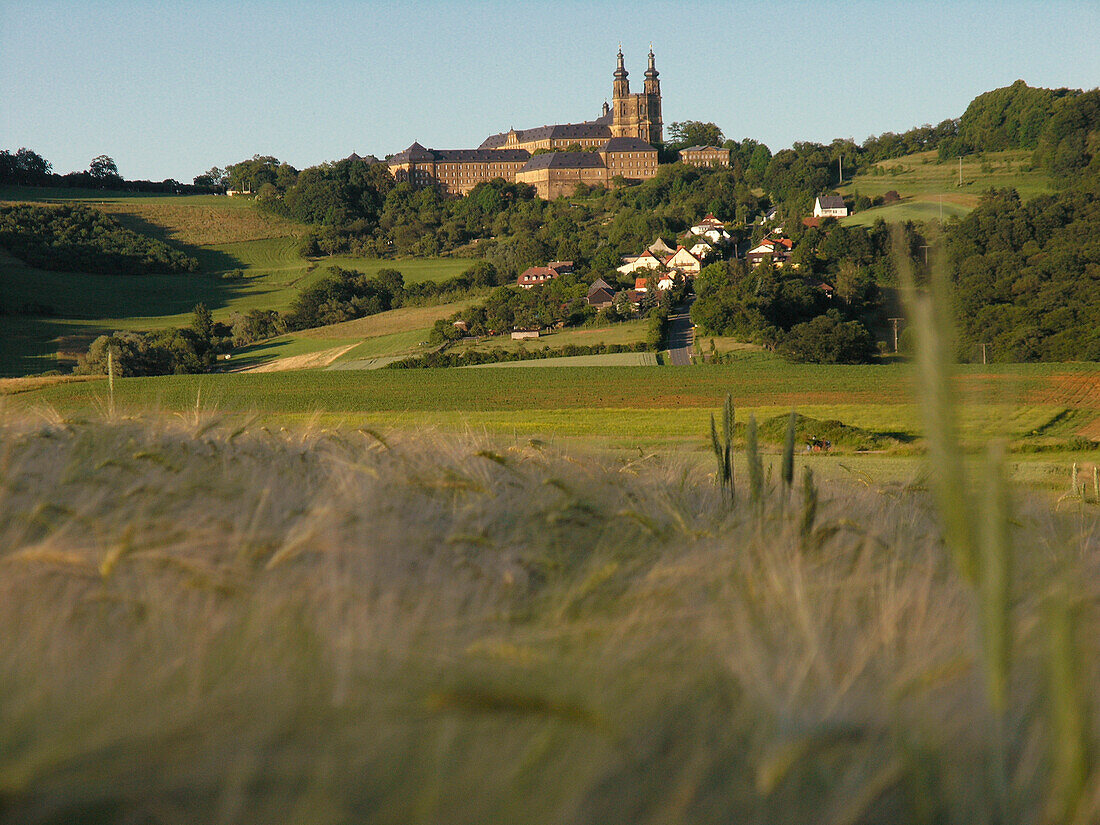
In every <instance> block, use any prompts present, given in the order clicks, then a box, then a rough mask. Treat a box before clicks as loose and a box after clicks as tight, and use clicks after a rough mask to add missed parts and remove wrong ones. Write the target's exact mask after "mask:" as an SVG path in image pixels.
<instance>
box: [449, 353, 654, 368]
mask: <svg viewBox="0 0 1100 825" xmlns="http://www.w3.org/2000/svg"><path fill="white" fill-rule="evenodd" d="M655 366H657V355H656V354H655V353H652V352H608V353H604V354H602V355H567V356H564V357H562V358H534V359H531V360H529V361H499V362H497V363H492V364H471V365H470V366H468V367H463V369H471V370H476V369H492V368H494V367H510V368H513V369H514V368H520V369H537V368H539V367H563V368H564V367H655Z"/></svg>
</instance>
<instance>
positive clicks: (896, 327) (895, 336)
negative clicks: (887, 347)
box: [886, 318, 902, 352]
mask: <svg viewBox="0 0 1100 825" xmlns="http://www.w3.org/2000/svg"><path fill="white" fill-rule="evenodd" d="M886 320H887V321H893V322H894V352H897V351H898V321H901V320H902V319H901V318H887V319H886Z"/></svg>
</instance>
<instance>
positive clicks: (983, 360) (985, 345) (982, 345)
mask: <svg viewBox="0 0 1100 825" xmlns="http://www.w3.org/2000/svg"><path fill="white" fill-rule="evenodd" d="M978 346H980V347H981V348H982V363H983V364H984V363H986V361H985V348H986V347H991V346H993V345H992V344H989V343H985V344H978Z"/></svg>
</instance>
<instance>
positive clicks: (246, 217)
mask: <svg viewBox="0 0 1100 825" xmlns="http://www.w3.org/2000/svg"><path fill="white" fill-rule="evenodd" d="M4 201H10V202H15V201H28V202H40V203H60V202H72V201H78V202H81V203H86V204H87V205H89V206H93V207H95V208H97V209H102V210H103V211H105V212H107V213H109V214H111V215H112V216H114V217H115V218H117V219H118V220H119V221H120V222H121V223H122V224H123V225H125V226H127V227H128V228H130V229H133V230H135V231H137V232H140V233H143V234H146V235H150V236H152V237H156V238H158V239H160V240H164V241H166V242H168V243H171V244H173V245H175V246H177V247H179V248H182V249H183V250H184V251H186V252H187V253H188V254H190V255H193V256H194V257H195V258H196V259H197V260H198V261H199V264H200V271H199V272H197V273H193V274H187V275H149V276H127V277H120V276H106V275H93V274H88V273H66V272H46V271H42V270H37V269H34V268H32V267H29V266H26V265H25V264H23V263H22V262H21V261H18V260H16V259H14V258H12V257H11V256H10V255H7V254H6V253H3V252H0V296H2V297H3V300H4V301H5V302H6V303H8V304H9V305H13V306H17V307H18V306H23V305H25V304H47V305H49V306H50V307H51V309H52V313H51V315H50V316H49V317H36V316H18V317H13V316H5V317H3V318H2V319H0V330H2V331H3V333H4V334H3V335H0V339H2V340H0V375H24V374H28V373H34V372H43V371H46V370H50V369H56V368H57V367H59V366H64V365H71V364H72V362H73V359H74V357H75V353H77V352H82V351H83V350H84V349H86V348H87V345H88V343H90V341H91V340H92V339H93V338H95V336H97V335H100V334H102V333H104V332H111V331H113V330H148V329H161V328H165V327H173V326H185V325H186V324H187V323H189V321H190V313H191V311H192V309H193V308H194V306H195V304H197V303H200V302H202V303H204V304H206V305H207V307H208V308H209V309H210V310H211V311H212V312H213V313H214V317H215V319H217V320H221V321H226V320H228V319H229V317H230V315H232V314H233V313H234V312H247V311H249V310H252V309H276V310H285V309H287V308H288V307H289V306H290V304H291V302H292V301H293V300H294V298H295V296H296V295H297V294H298V292H299V291H300V290H301V289H302V288H303V287H304V286H307V285H308V284H310V283H312V282H313V281H315V280H317V279H319V278H322V277H324V276H325V274H326V273H327V272H328V271H329V269H330V268H331V267H333V266H342V267H345V268H349V269H357V270H360V271H362V272H366V273H368V274H373V273H375V272H377V271H378V270H379V269H381V268H384V267H389V268H393V269H397V270H399V271H401V272H402V274H403V275H404V276H405V279H406V281H407V282H408V283H416V282H420V281H426V280H445V279H447V278H451V277H454V276H455V275H458V274H460V273H462V272H464V271H465V270H466V269H467V268H468V267H469V265H470V264H471V261H470V260H469V259H465V258H433V259H395V260H387V261H381V260H374V259H365V258H347V257H339V258H320V259H313V260H306V259H304V258H302V257H301V256H300V255H299V254H298V246H299V243H298V236H299V235H300V234H301V233H302V232H303V231H304V229H305V227H303V226H301V225H300V224H296V223H294V222H292V221H288V220H285V219H283V218H279V217H277V216H273V215H270V214H268V213H266V212H263V211H261V210H259V209H258V208H257V207H256V205H255V203H254V202H253V201H251V200H247V199H243V198H227V197H219V196H214V195H198V196H166V195H130V194H117V195H116V194H111V193H104V192H98V191H86V190H66V189H33V188H25V187H6V188H0V202H4ZM237 272H239V273H240V277H238V278H233V277H232V276H231V275H230V274H231V273H237ZM59 355H60V358H61V360H60V362H59V360H58V356H59Z"/></svg>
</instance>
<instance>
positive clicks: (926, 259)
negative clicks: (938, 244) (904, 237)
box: [920, 243, 928, 266]
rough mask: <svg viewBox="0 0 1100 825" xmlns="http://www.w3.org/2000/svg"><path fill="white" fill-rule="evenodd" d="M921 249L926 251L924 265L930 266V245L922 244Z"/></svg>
mask: <svg viewBox="0 0 1100 825" xmlns="http://www.w3.org/2000/svg"><path fill="white" fill-rule="evenodd" d="M920 248H921V249H923V250H924V265H925V266H928V244H926V243H922V244H921V245H920Z"/></svg>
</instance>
